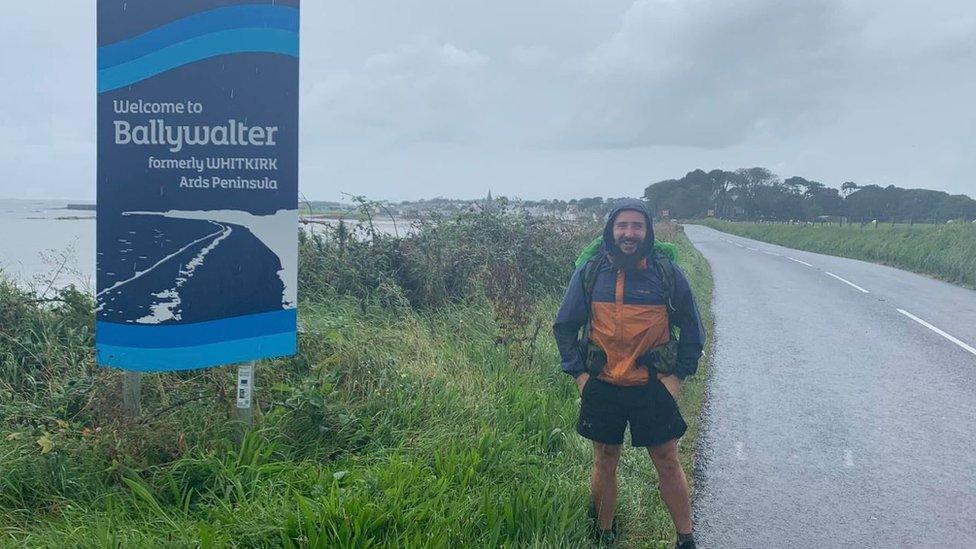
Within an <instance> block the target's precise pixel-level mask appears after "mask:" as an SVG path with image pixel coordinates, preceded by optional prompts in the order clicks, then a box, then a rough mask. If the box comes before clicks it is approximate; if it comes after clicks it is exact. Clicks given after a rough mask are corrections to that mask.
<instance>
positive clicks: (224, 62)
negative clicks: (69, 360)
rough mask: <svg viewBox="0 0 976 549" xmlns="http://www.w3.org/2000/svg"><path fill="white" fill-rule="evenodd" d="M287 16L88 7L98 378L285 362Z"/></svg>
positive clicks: (157, 6)
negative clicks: (93, 29) (101, 372)
mask: <svg viewBox="0 0 976 549" xmlns="http://www.w3.org/2000/svg"><path fill="white" fill-rule="evenodd" d="M298 22H299V10H298V2H297V1H292V2H287V1H284V2H282V1H269V2H249V3H240V2H229V1H226V0H223V1H222V0H195V1H187V2H173V3H168V2H167V3H161V2H154V1H150V0H143V1H138V0H126V1H124V2H123V1H108V0H99V2H98V191H97V194H98V212H97V214H98V215H97V218H98V228H97V271H96V273H97V274H96V286H97V291H96V298H97V309H96V350H97V360H98V363H99V364H101V365H105V366H115V367H119V368H123V369H129V370H141V371H160V370H180V369H191V368H202V367H208V366H216V365H221V364H229V363H233V362H240V361H245V360H253V359H258V358H266V357H274V356H285V355H290V354H293V353H294V352H295V348H296V335H297V334H296V327H297V316H296V306H297V292H296V284H297V251H298V250H297V239H298Z"/></svg>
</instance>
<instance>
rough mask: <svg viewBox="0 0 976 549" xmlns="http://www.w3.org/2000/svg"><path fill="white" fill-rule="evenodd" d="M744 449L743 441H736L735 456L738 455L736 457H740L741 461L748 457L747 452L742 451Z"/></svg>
mask: <svg viewBox="0 0 976 549" xmlns="http://www.w3.org/2000/svg"><path fill="white" fill-rule="evenodd" d="M742 449H743V444H742V442H736V443H735V457H736V459H738V460H740V461H741V460H744V459H746V456H745V453H744V452H743V451H742Z"/></svg>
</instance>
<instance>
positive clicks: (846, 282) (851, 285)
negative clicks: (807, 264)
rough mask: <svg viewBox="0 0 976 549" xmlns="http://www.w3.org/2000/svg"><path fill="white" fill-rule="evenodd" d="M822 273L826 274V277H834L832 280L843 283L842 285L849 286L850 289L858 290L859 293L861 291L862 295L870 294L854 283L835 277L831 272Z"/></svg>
mask: <svg viewBox="0 0 976 549" xmlns="http://www.w3.org/2000/svg"><path fill="white" fill-rule="evenodd" d="M824 273H826V274H828V275H830V276H832V277H834V278H836V279H837V280H840V281H841V282H843V283H844V284H847V285H848V286H850V287H852V288H856V289H858V290H860V291H862V292H864V293H866V294H869V293H871V292H869V291H867V290H865V289H864V288H862V287H860V286H858V285H857V284H854V283H853V282H851V281H850V280H844V279H843V278H841V277H839V276H837V275H835V274H834V273H831V272H829V271H824Z"/></svg>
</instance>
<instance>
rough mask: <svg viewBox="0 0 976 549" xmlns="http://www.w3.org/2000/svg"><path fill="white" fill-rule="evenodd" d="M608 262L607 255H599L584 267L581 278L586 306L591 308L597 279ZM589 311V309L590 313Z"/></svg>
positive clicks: (587, 261) (588, 261) (588, 260)
mask: <svg viewBox="0 0 976 549" xmlns="http://www.w3.org/2000/svg"><path fill="white" fill-rule="evenodd" d="M605 260H606V255H605V254H603V253H598V254H596V255H594V256H593V257H591V258H589V259H587V260H586V263H585V264H584V265H583V276H582V277H581V278H582V279H583V280H582V283H583V295H584V296H585V297H586V305H587V307H589V305H590V303H592V302H593V288H594V287H595V286H596V277H597V274H599V272H600V267H601V266H602V265H603V262H604V261H605ZM588 310H589V309H587V311H588Z"/></svg>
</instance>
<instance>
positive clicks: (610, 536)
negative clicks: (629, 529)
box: [589, 505, 620, 547]
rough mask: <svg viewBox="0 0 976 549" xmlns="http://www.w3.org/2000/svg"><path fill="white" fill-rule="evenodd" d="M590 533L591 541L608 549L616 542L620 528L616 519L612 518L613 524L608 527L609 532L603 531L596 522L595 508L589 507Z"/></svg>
mask: <svg viewBox="0 0 976 549" xmlns="http://www.w3.org/2000/svg"><path fill="white" fill-rule="evenodd" d="M589 515H590V520H591V522H590V531H591V533H592V534H593V539H594V540H596V542H597V544H599V545H601V546H603V547H609V546H611V545H613V544H614V543H615V542H616V541H617V537H618V536H619V535H620V527H619V525H618V524H617V517H613V524H612V525H611V526H610V529H609V530H603V529H601V528H600V524H599V523H598V522H597V515H596V508H595V507H593V505H590V512H589Z"/></svg>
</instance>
